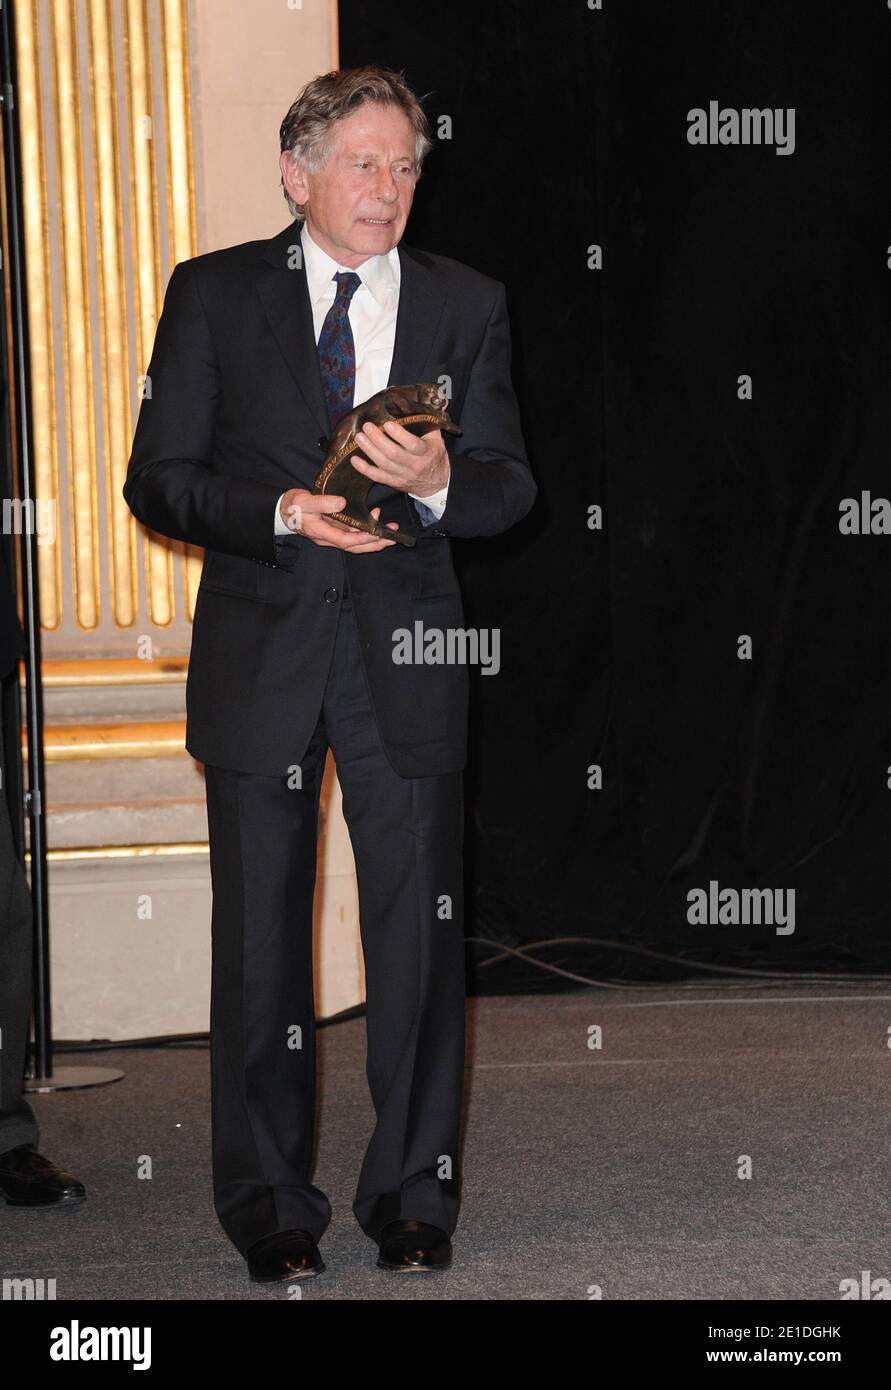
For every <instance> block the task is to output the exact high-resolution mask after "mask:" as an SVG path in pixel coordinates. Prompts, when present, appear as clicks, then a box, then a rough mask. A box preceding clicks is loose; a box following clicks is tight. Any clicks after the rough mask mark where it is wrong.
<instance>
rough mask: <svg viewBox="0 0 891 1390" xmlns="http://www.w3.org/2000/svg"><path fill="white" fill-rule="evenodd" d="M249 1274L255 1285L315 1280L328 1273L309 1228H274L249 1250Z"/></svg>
mask: <svg viewBox="0 0 891 1390" xmlns="http://www.w3.org/2000/svg"><path fill="white" fill-rule="evenodd" d="M247 1262H248V1273H249V1274H250V1276H251V1278H252V1279H253V1281H254V1283H255V1284H280V1283H283V1282H284V1281H285V1280H290V1279H314V1278H315V1277H316V1275H317V1274H323V1273H324V1272H325V1266H324V1264H323V1263H322V1257H321V1255H320V1254H319V1247H318V1246H317V1245H316V1243H315V1240H314V1239H313V1237H312V1236H311V1235H310V1234H309V1231H273V1233H272V1235H270V1236H263V1238H262V1239H261V1240H257V1241H254V1244H253V1245H252V1246H251V1248H250V1249H249V1250H248V1252H247Z"/></svg>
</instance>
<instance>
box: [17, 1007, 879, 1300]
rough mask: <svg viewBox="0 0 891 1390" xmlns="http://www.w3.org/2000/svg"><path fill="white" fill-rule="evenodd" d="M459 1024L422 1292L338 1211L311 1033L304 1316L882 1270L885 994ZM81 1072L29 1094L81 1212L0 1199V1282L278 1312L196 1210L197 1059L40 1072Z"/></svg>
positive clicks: (650, 1294) (111, 1056) (202, 1092)
mask: <svg viewBox="0 0 891 1390" xmlns="http://www.w3.org/2000/svg"><path fill="white" fill-rule="evenodd" d="M468 1021H469V1032H470V1037H469V1048H468V1075H467V1083H468V1084H467V1110H466V1118H465V1138H464V1150H463V1163H464V1198H463V1204H462V1209H461V1217H460V1222H459V1225H458V1228H457V1231H456V1232H455V1235H454V1237H453V1244H454V1252H455V1257H454V1265H453V1267H452V1269H451V1270H450V1271H448V1272H447V1273H444V1274H440V1275H432V1276H410V1277H405V1276H400V1275H392V1274H389V1275H388V1274H386V1273H384V1272H383V1271H381V1270H378V1269H377V1268H376V1267H375V1258H376V1247H375V1246H374V1245H373V1244H372V1243H371V1242H370V1241H369V1240H368V1238H367V1237H366V1236H365V1235H364V1234H363V1233H362V1231H361V1230H360V1229H359V1227H358V1226H357V1224H356V1222H355V1219H354V1217H353V1215H352V1211H351V1203H352V1199H353V1192H354V1185H355V1182H356V1178H357V1176H358V1172H359V1167H360V1163H361V1159H362V1153H363V1150H364V1146H365V1143H366V1141H367V1138H368V1135H369V1134H370V1132H371V1128H372V1123H373V1112H372V1109H371V1103H370V1100H369V1096H368V1091H367V1087H366V1082H365V1073H364V1020H362V1019H354V1020H351V1021H349V1022H345V1023H338V1024H335V1025H333V1026H331V1027H328V1028H325V1029H323V1030H322V1031H321V1032H320V1034H319V1040H320V1113H319V1139H318V1157H317V1164H316V1169H315V1181H316V1182H317V1184H318V1185H319V1186H321V1187H322V1188H323V1190H324V1191H325V1192H327V1194H328V1196H329V1198H330V1200H331V1203H332V1206H333V1208H334V1216H333V1220H332V1223H331V1225H330V1226H329V1228H328V1231H327V1232H326V1234H325V1237H324V1239H323V1241H322V1245H321V1248H322V1253H323V1256H324V1258H325V1261H326V1264H327V1266H328V1268H327V1272H326V1273H325V1274H324V1275H322V1277H321V1278H319V1279H316V1280H314V1281H312V1282H309V1283H304V1284H303V1285H302V1286H301V1296H302V1297H303V1298H309V1299H421V1300H423V1299H434V1300H439V1299H459V1300H471V1299H472V1300H477V1299H498V1300H523V1299H557V1300H563V1299H589V1298H591V1297H597V1296H600V1297H602V1298H604V1299H612V1300H615V1299H619V1300H628V1299H734V1300H735V1299H779V1300H784V1299H813V1300H823V1299H829V1300H833V1299H835V1300H837V1299H838V1298H839V1297H840V1294H839V1283H840V1281H841V1280H843V1279H849V1278H853V1279H857V1280H858V1281H859V1280H860V1278H861V1274H862V1271H864V1270H869V1271H871V1273H872V1276H873V1277H875V1276H882V1277H885V1278H887V1277H891V1238H889V1237H891V1231H889V1226H891V1220H889V1197H888V1193H889V1177H891V1174H889V1163H891V1145H889V1122H888V1108H889V1076H891V1072H889V1068H891V1051H889V1045H888V1041H889V1034H888V1028H889V1024H891V986H889V985H888V984H884V985H882V984H879V983H875V984H873V983H869V982H865V983H864V984H862V985H856V984H850V985H842V984H838V983H832V982H827V983H826V984H822V985H820V984H817V985H814V984H811V985H798V986H787V985H784V986H783V987H782V989H777V988H776V987H774V986H763V987H759V986H757V985H748V986H745V987H739V986H736V985H733V986H728V987H724V986H714V985H704V984H698V985H696V986H692V987H675V988H659V989H644V988H641V989H635V990H607V989H597V990H588V991H584V992H583V993H577V994H572V995H562V996H553V995H547V996H544V995H543V996H534V997H528V996H525V997H519V998H518V997H503V998H490V999H481V1000H471V1001H469V1003H468ZM592 1025H599V1027H600V1028H601V1029H602V1046H601V1047H600V1048H599V1049H592V1048H590V1047H589V1045H588V1043H589V1030H590V1028H591V1026H592ZM89 1062H95V1063H96V1064H98V1065H104V1066H119V1067H121V1068H122V1069H124V1070H125V1072H126V1076H125V1077H124V1079H123V1080H122V1081H119V1082H117V1083H116V1084H114V1085H111V1086H105V1087H102V1088H99V1089H94V1090H88V1091H69V1092H60V1093H57V1094H55V1095H50V1096H37V1097H34V1098H33V1104H34V1107H35V1110H36V1112H37V1114H38V1118H39V1121H40V1124H41V1142H40V1147H41V1150H42V1151H43V1152H44V1153H46V1154H47V1155H48V1156H49V1157H51V1158H52V1159H54V1160H55V1161H56V1162H59V1163H62V1164H64V1165H65V1166H66V1167H68V1168H70V1169H71V1170H72V1171H73V1172H75V1173H76V1174H77V1175H78V1177H80V1178H81V1180H82V1181H83V1182H84V1183H85V1184H86V1185H87V1189H88V1199H87V1201H86V1202H85V1203H84V1204H83V1206H81V1207H79V1208H77V1209H74V1210H71V1211H52V1210H48V1211H29V1210H18V1209H13V1208H10V1207H6V1206H5V1205H4V1206H0V1275H2V1276H4V1277H6V1276H22V1277H31V1278H41V1277H42V1278H54V1279H55V1280H56V1297H57V1299H78V1300H80V1299H83V1300H91V1299H133V1298H135V1299H201V1300H216V1299H223V1300H226V1299H239V1300H242V1299H251V1300H267V1299H282V1298H285V1297H288V1292H287V1290H286V1289H285V1288H283V1287H280V1286H275V1287H272V1288H270V1286H258V1285H253V1284H251V1283H249V1282H248V1279H247V1273H246V1268H245V1265H244V1262H243V1260H242V1259H241V1257H240V1255H239V1254H238V1253H237V1251H235V1249H234V1247H232V1246H231V1245H230V1244H229V1242H228V1240H227V1238H226V1237H225V1235H224V1234H223V1232H222V1230H221V1229H220V1227H219V1225H218V1223H217V1220H216V1216H215V1214H214V1211H213V1206H212V1201H211V1184H210V1126H209V1119H210V1116H209V1085H208V1054H207V1050H206V1049H205V1048H197V1047H188V1046H186V1047H183V1046H180V1047H176V1048H169V1047H168V1048H160V1049H146V1050H138V1051H129V1050H127V1051H96V1052H94V1053H89V1054H79V1055H77V1056H76V1057H74V1056H70V1055H62V1056H60V1057H59V1058H58V1063H59V1065H62V1066H64V1065H66V1064H67V1063H71V1064H74V1063H78V1064H80V1063H83V1064H87V1063H89ZM141 1155H150V1157H151V1159H152V1165H153V1176H152V1178H151V1180H140V1179H139V1178H138V1176H137V1168H138V1163H139V1160H140V1156H141ZM745 1156H748V1158H749V1159H750V1160H751V1174H752V1175H751V1178H747V1179H741V1178H740V1177H739V1176H738V1173H739V1171H740V1165H741V1164H742V1163H744V1161H745Z"/></svg>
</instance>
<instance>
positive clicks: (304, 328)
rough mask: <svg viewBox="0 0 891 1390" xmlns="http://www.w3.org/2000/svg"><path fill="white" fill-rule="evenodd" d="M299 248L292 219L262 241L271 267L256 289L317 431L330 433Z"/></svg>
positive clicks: (298, 239) (310, 308) (310, 307)
mask: <svg viewBox="0 0 891 1390" xmlns="http://www.w3.org/2000/svg"><path fill="white" fill-rule="evenodd" d="M301 252H302V248H301V245H300V223H299V222H297V221H296V220H295V221H294V222H292V223H291V225H290V227H286V228H285V229H284V231H283V232H279V233H278V235H277V236H274V237H272V238H271V239H270V240H269V241H268V242H267V243H266V247H265V250H264V252H263V260H264V261H265V262H266V265H268V266H271V267H272V271H269V270H265V271H264V273H263V275H262V276H261V278H260V279H259V280H258V282H257V290H258V293H259V295H260V298H261V300H262V301H263V308H264V309H265V310H266V317H267V318H268V320H269V327H270V328H271V329H272V332H273V334H274V336H275V340H276V342H277V343H278V345H279V347H280V348H281V352H282V356H283V357H284V359H285V362H286V363H287V364H288V368H289V370H290V372H291V375H292V376H293V378H294V380H295V381H296V383H297V387H298V390H299V391H300V392H301V393H302V395H303V397H304V399H305V401H306V404H307V406H308V407H309V409H310V410H311V411H312V415H313V419H314V420H315V421H316V423H317V424H318V427H319V431H320V433H321V434H329V433H330V431H331V426H330V425H329V423H328V407H327V405H326V404H325V393H324V391H323V390H322V373H321V369H320V367H319V354H318V353H317V352H316V341H315V334H314V332H313V322H312V305H311V304H310V302H309V286H308V284H307V279H306V271H305V270H304V267H303V256H302V254H301ZM272 272H274V273H272Z"/></svg>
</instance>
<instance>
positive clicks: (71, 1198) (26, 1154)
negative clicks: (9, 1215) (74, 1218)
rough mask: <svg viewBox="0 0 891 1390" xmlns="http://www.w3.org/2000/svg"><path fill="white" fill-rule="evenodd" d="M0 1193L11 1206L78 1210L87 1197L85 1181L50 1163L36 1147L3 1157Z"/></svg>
mask: <svg viewBox="0 0 891 1390" xmlns="http://www.w3.org/2000/svg"><path fill="white" fill-rule="evenodd" d="M0 1193H2V1194H3V1196H4V1197H5V1198H6V1203H7V1206H10V1207H76V1206H79V1204H80V1203H81V1202H82V1201H83V1200H84V1198H85V1197H86V1195H87V1193H86V1189H85V1187H84V1185H83V1183H82V1182H78V1180H77V1178H75V1177H72V1175H71V1174H70V1173H66V1171H65V1169H64V1168H57V1167H56V1165H55V1163H50V1161H49V1159H48V1158H44V1156H43V1154H39V1153H38V1152H37V1150H36V1149H35V1148H34V1145H33V1144H20V1145H19V1146H18V1148H17V1149H9V1150H8V1151H7V1152H6V1153H5V1154H0Z"/></svg>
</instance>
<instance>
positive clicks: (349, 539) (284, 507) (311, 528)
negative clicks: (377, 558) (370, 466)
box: [279, 487, 399, 555]
mask: <svg viewBox="0 0 891 1390" xmlns="http://www.w3.org/2000/svg"><path fill="white" fill-rule="evenodd" d="M345 506H346V498H345V497H336V496H333V495H332V496H327V495H325V494H320V493H316V492H309V491H307V489H306V488H302V487H292V488H291V490H290V492H286V493H285V495H284V497H283V498H282V500H281V504H280V506H279V512H280V514H281V518H282V521H283V522H284V523H285V525H286V526H287V527H288V528H289V529H290V530H291V531H296V532H297V534H298V535H301V536H306V537H307V539H308V540H311V541H313V542H314V543H315V544H316V545H323V546H334V548H335V549H336V550H349V551H350V553H351V554H353V555H367V554H369V553H370V552H371V551H372V550H386V549H387V547H388V546H391V545H395V544H396V542H395V541H387V540H378V539H377V537H375V536H370V535H369V534H368V532H367V531H354V530H353V528H352V527H351V526H345V525H344V524H343V522H340V521H329V520H328V519H327V517H326V513H327V512H342V511H343V509H344V507H345ZM380 512H381V509H380V507H372V509H371V515H372V516H373V517H374V519H375V521H377V520H378V519H379V517H380ZM386 524H387V527H388V529H389V530H390V531H398V530H399V522H398V521H388V522H387V523H386Z"/></svg>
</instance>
